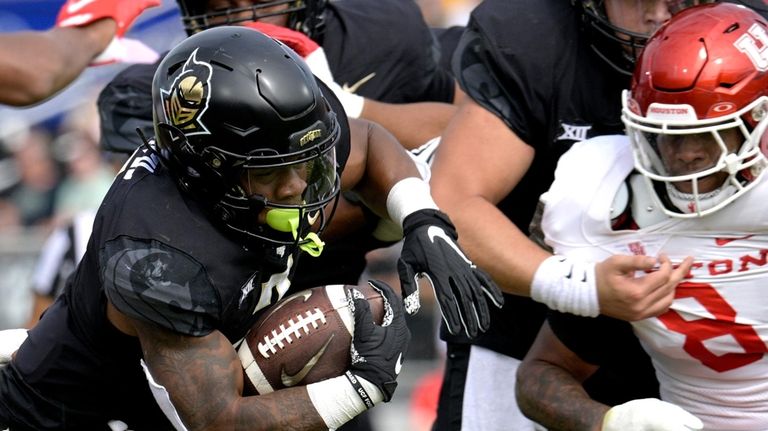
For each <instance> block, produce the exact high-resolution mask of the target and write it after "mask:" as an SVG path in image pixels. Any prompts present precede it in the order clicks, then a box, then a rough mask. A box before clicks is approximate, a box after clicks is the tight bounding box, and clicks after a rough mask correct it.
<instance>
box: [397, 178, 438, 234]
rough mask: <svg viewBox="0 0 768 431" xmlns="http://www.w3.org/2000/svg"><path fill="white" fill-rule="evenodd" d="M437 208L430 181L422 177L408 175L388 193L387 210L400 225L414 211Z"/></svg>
mask: <svg viewBox="0 0 768 431" xmlns="http://www.w3.org/2000/svg"><path fill="white" fill-rule="evenodd" d="M423 209H433V210H436V209H438V208H437V204H436V203H435V201H434V199H432V194H431V192H430V189H429V183H427V182H426V181H424V180H422V179H421V178H416V177H408V178H403V179H402V180H400V181H398V182H397V184H395V185H394V186H393V187H392V189H391V190H390V191H389V195H387V212H388V213H389V218H391V219H392V220H393V221H394V222H395V223H397V225H398V226H401V227H402V226H403V220H405V218H406V217H408V216H409V215H411V214H412V213H414V212H416V211H418V210H423Z"/></svg>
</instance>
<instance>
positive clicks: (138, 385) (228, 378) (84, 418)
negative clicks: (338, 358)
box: [0, 27, 474, 430]
mask: <svg viewBox="0 0 768 431" xmlns="http://www.w3.org/2000/svg"><path fill="white" fill-rule="evenodd" d="M152 94H153V106H154V109H153V115H154V118H155V122H154V124H155V127H154V131H155V139H154V140H152V141H150V142H146V143H145V145H144V146H142V147H141V148H140V149H139V150H137V151H136V152H135V153H134V155H133V156H132V158H131V159H130V160H129V161H128V163H127V164H126V165H125V166H124V169H123V170H122V171H121V172H120V174H118V176H117V177H116V179H115V182H114V184H113V186H112V188H111V189H110V191H109V192H108V194H107V196H106V198H105V200H104V202H103V203H102V205H101V207H100V209H99V212H98V213H97V216H96V220H95V222H94V228H93V233H92V236H91V240H90V242H89V244H88V250H87V251H86V253H85V256H84V257H83V260H82V261H81V263H80V265H79V266H78V269H77V271H76V272H75V275H74V277H73V278H71V282H70V284H69V285H68V286H67V287H66V289H65V292H64V293H63V294H62V295H61V296H59V298H58V299H57V300H56V302H55V303H54V304H53V305H52V306H51V307H50V308H49V309H48V310H47V311H46V312H45V313H44V315H43V316H42V319H41V320H40V322H39V323H38V325H37V326H35V328H33V329H32V330H30V332H29V336H28V338H27V340H26V341H25V342H24V343H23V344H22V345H21V347H20V348H19V349H18V351H17V352H16V353H15V356H14V359H12V361H11V362H10V364H8V365H7V366H4V367H2V368H1V369H0V429H2V428H3V427H10V429H11V430H52V429H57V430H62V429H73V430H74V429H78V430H81V429H89V430H91V429H93V430H96V429H108V428H107V423H108V422H110V421H118V420H119V421H122V422H124V423H127V424H128V425H129V426H130V428H131V429H134V430H162V429H178V430H181V429H185V430H198V429H221V427H226V428H228V429H233V428H236V427H237V426H242V427H244V428H247V429H249V430H252V429H275V428H279V429H297V430H298V429H327V428H332V429H335V428H338V427H339V426H340V425H342V424H343V423H344V422H346V421H347V420H349V419H350V418H352V417H353V416H355V415H356V414H359V413H360V412H362V411H364V410H365V409H366V408H368V407H370V406H372V405H374V404H376V403H378V402H380V401H388V400H390V399H391V397H392V394H393V392H394V390H395V387H396V377H397V374H398V373H399V370H400V364H401V359H402V353H404V351H405V349H406V347H407V344H408V340H409V338H410V335H409V333H408V329H407V327H406V325H405V320H404V316H403V314H404V313H403V304H402V301H401V300H400V299H399V297H398V296H397V295H395V294H394V293H393V291H392V289H391V288H389V287H388V286H386V285H384V284H383V283H380V282H373V284H374V286H375V287H377V288H378V289H380V290H381V291H382V292H383V294H384V295H385V296H386V298H387V301H386V303H387V304H388V305H387V310H386V314H387V315H388V316H391V321H389V320H388V324H384V325H382V326H378V325H374V324H373V323H372V319H371V318H370V317H369V313H370V311H369V309H368V307H367V304H366V303H365V301H361V300H353V299H352V298H350V300H351V301H354V304H355V316H356V323H355V338H354V347H355V349H354V352H355V354H354V355H353V361H352V365H351V367H350V370H349V373H347V375H344V376H340V377H337V378H333V379H329V380H326V381H323V382H320V383H315V384H312V385H308V386H305V387H296V388H290V389H286V390H281V391H277V392H275V393H273V394H268V395H260V396H252V397H242V395H241V391H242V385H243V381H242V379H243V373H242V365H241V363H240V361H239V359H238V356H237V353H236V351H235V349H234V348H233V345H235V346H237V345H238V344H239V341H240V340H242V338H243V336H244V335H245V332H246V331H247V330H248V328H249V327H250V326H251V325H252V323H253V322H254V321H255V319H256V318H258V316H259V314H260V313H259V312H260V311H262V310H265V309H266V308H267V307H269V305H270V304H272V303H274V302H275V301H277V300H279V299H280V298H282V297H283V296H284V295H285V294H286V293H287V292H288V289H289V288H290V287H291V282H290V280H291V278H292V277H293V275H294V270H295V262H296V259H297V258H298V256H299V255H300V254H301V253H307V254H310V255H316V254H319V253H320V252H321V251H322V248H323V242H322V240H321V239H320V237H319V234H320V233H321V232H322V230H323V227H324V226H325V225H327V223H328V221H329V219H330V216H331V214H330V213H331V212H332V209H331V208H332V206H333V205H334V201H335V199H336V198H337V196H338V193H339V192H340V191H341V190H346V189H353V190H354V191H355V192H357V193H358V195H359V196H360V197H361V199H363V200H364V201H365V202H366V204H367V205H369V206H370V207H372V208H374V209H375V210H376V211H377V212H379V213H380V214H383V215H384V214H389V215H390V216H391V218H392V219H394V220H397V221H398V222H400V223H401V224H402V225H403V228H404V230H405V232H406V246H405V248H410V250H411V256H410V257H409V258H408V259H407V260H408V262H409V263H410V264H411V265H412V266H413V267H414V268H416V269H420V268H429V269H435V268H440V269H441V270H445V272H447V273H453V274H455V275H456V276H458V277H463V278H466V277H472V276H474V269H473V268H472V267H471V265H470V264H468V263H465V262H463V261H462V262H457V261H456V259H457V258H458V259H461V258H462V257H463V255H462V254H461V253H460V252H458V249H457V248H456V245H455V244H454V243H453V241H454V240H455V233H453V232H452V231H451V227H450V224H449V222H447V221H446V220H444V216H442V215H441V213H440V212H439V211H437V210H436V208H435V207H434V203H433V202H431V198H429V197H428V188H427V185H426V183H424V182H423V181H422V180H421V179H420V178H418V176H419V173H418V170H417V168H416V166H415V164H414V163H413V162H412V160H411V159H410V158H409V157H408V155H407V153H406V152H405V151H404V150H403V149H402V147H400V146H399V145H398V143H397V142H396V140H394V139H392V138H391V136H390V135H388V134H387V133H386V132H385V131H384V129H383V128H381V127H380V126H376V125H374V124H373V123H367V122H362V121H360V120H358V121H357V122H355V123H354V125H353V126H349V124H348V123H347V121H346V118H345V117H344V114H343V112H344V111H343V109H342V108H341V106H340V104H339V102H338V100H336V99H335V96H334V95H333V93H332V92H331V91H330V90H329V89H328V88H327V87H325V86H324V85H323V84H322V83H320V81H317V80H316V79H315V78H314V76H313V75H312V73H311V71H310V70H309V69H308V68H307V66H306V64H305V63H304V62H303V61H302V60H301V59H300V58H299V57H298V56H297V55H296V54H295V53H294V52H293V51H292V50H290V49H289V48H287V47H286V46H285V45H283V44H280V43H278V42H277V41H275V40H274V39H271V38H268V37H266V36H264V35H263V34H261V33H259V32H257V31H254V30H250V29H245V28H235V27H226V28H217V29H211V30H209V31H206V32H203V33H200V34H198V35H195V36H193V37H190V38H189V39H187V40H186V41H184V42H182V43H181V44H180V45H178V46H177V47H175V48H174V49H172V50H171V51H170V52H169V53H168V54H167V55H166V56H165V58H164V60H163V61H162V62H161V64H160V65H159V68H158V72H157V73H156V75H155V79H154V82H153V87H152ZM361 134H362V135H367V136H369V137H370V139H371V140H374V141H375V142H374V143H370V144H369V145H367V146H365V145H363V146H358V144H356V143H360V142H367V141H365V140H362V139H360V137H359V136H357V139H353V140H350V135H351V136H356V135H361ZM350 142H352V144H350ZM350 145H353V147H351V146H350ZM382 161H387V163H382ZM340 174H341V176H340ZM419 188H420V189H421V190H422V191H423V190H427V194H426V196H425V195H420V194H419V193H416V194H414V190H417V189H419ZM435 236H437V237H439V238H441V239H440V240H439V241H435V242H437V243H440V244H442V243H445V244H446V245H447V246H448V247H447V248H443V246H442V245H440V244H432V245H430V242H429V240H428V239H427V237H433V238H434V237H435ZM409 238H411V239H412V240H411V241H410V244H411V245H410V247H409V246H408V239H409ZM453 249H455V250H457V252H458V254H456V253H454V256H455V257H454V258H452V257H451V254H450V252H449V250H453ZM436 265H438V266H436Z"/></svg>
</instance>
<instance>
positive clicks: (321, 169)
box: [221, 113, 340, 256]
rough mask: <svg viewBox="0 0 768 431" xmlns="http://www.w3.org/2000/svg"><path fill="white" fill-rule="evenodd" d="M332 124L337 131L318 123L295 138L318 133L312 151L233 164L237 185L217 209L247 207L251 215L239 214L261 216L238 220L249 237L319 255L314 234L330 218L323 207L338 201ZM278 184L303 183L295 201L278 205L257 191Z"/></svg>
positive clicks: (257, 154) (257, 155)
mask: <svg viewBox="0 0 768 431" xmlns="http://www.w3.org/2000/svg"><path fill="white" fill-rule="evenodd" d="M330 115H333V113H330ZM333 124H334V125H335V128H334V130H331V131H327V130H326V127H325V125H324V124H323V123H321V122H318V123H316V124H315V125H314V126H313V127H311V129H312V130H311V131H307V133H304V132H303V131H302V132H300V133H297V134H295V135H296V136H297V139H300V138H299V135H301V136H304V137H306V136H307V135H308V134H312V133H316V134H317V136H321V135H320V134H321V133H322V137H321V138H320V139H322V140H321V141H319V142H317V143H313V147H312V148H311V149H298V148H297V151H295V152H293V153H290V154H283V155H270V154H265V153H263V152H254V153H251V154H248V155H247V156H246V157H245V158H244V159H242V160H238V161H237V162H236V165H237V167H238V170H237V171H238V172H239V179H238V182H239V183H238V184H237V185H235V186H234V187H232V189H231V191H230V192H229V193H227V195H226V196H225V198H224V199H223V200H222V203H221V205H222V206H223V207H226V206H232V207H234V206H239V205H243V204H245V205H247V206H248V208H249V211H248V212H242V213H241V214H261V216H260V217H259V218H250V219H247V220H240V221H239V222H238V223H234V224H235V225H250V228H249V229H247V230H248V232H250V233H249V234H250V235H252V236H254V237H257V238H259V239H260V240H264V241H269V242H272V243H277V244H282V245H296V246H298V247H299V248H301V249H302V250H304V251H306V252H307V253H309V254H310V255H313V256H316V255H319V254H320V252H321V251H322V244H323V243H322V241H320V238H319V236H318V232H321V231H322V230H323V229H324V228H325V226H326V224H327V222H328V221H329V220H330V216H328V215H327V214H326V211H325V207H326V206H327V205H328V204H329V203H331V201H335V200H336V199H337V198H338V193H339V189H340V180H339V175H338V174H337V171H336V169H337V166H338V165H337V162H336V149H335V148H334V145H333V144H334V143H335V142H336V140H338V135H339V129H338V124H337V123H335V122H334V123H333ZM321 131H322V132H321ZM286 178H288V180H286ZM281 181H293V182H294V184H295V182H298V183H300V184H302V186H303V192H302V193H301V196H295V197H293V198H292V199H293V200H294V202H289V201H285V200H284V201H282V202H281V201H280V200H279V198H273V199H269V198H268V197H267V196H265V194H264V193H263V192H260V190H264V189H270V188H272V187H275V184H277V183H279V182H281ZM334 208H335V202H334ZM331 213H332V211H331Z"/></svg>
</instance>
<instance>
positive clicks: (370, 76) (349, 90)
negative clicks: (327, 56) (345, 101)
mask: <svg viewBox="0 0 768 431" xmlns="http://www.w3.org/2000/svg"><path fill="white" fill-rule="evenodd" d="M374 76H376V72H371V73H369V74H367V75H365V76H363V78H362V79H360V80H359V81H357V82H355V83H354V84H352V85H348V84H347V83H346V82H345V83H344V84H342V85H341V89H342V90H344V91H346V92H347V93H357V90H359V89H360V87H362V86H363V84H365V83H366V82H368V81H370V80H371V79H373V77H374Z"/></svg>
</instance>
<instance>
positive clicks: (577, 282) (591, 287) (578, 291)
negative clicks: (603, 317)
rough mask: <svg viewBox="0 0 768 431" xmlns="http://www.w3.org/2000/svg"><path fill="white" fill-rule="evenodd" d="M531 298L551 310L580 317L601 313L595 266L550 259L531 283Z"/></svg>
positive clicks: (542, 264)
mask: <svg viewBox="0 0 768 431" xmlns="http://www.w3.org/2000/svg"><path fill="white" fill-rule="evenodd" d="M531 298H532V299H533V300H534V301H538V302H541V303H544V304H545V305H546V306H547V307H549V308H551V309H552V310H557V311H561V312H564V313H572V314H576V315H579V316H590V317H595V316H597V315H598V314H600V303H599V301H598V296H597V284H596V282H595V263H594V262H579V261H576V260H571V259H568V258H567V257H565V256H550V257H548V258H546V259H545V260H544V262H542V263H541V265H539V267H538V269H537V270H536V273H535V274H534V276H533V281H532V282H531Z"/></svg>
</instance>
